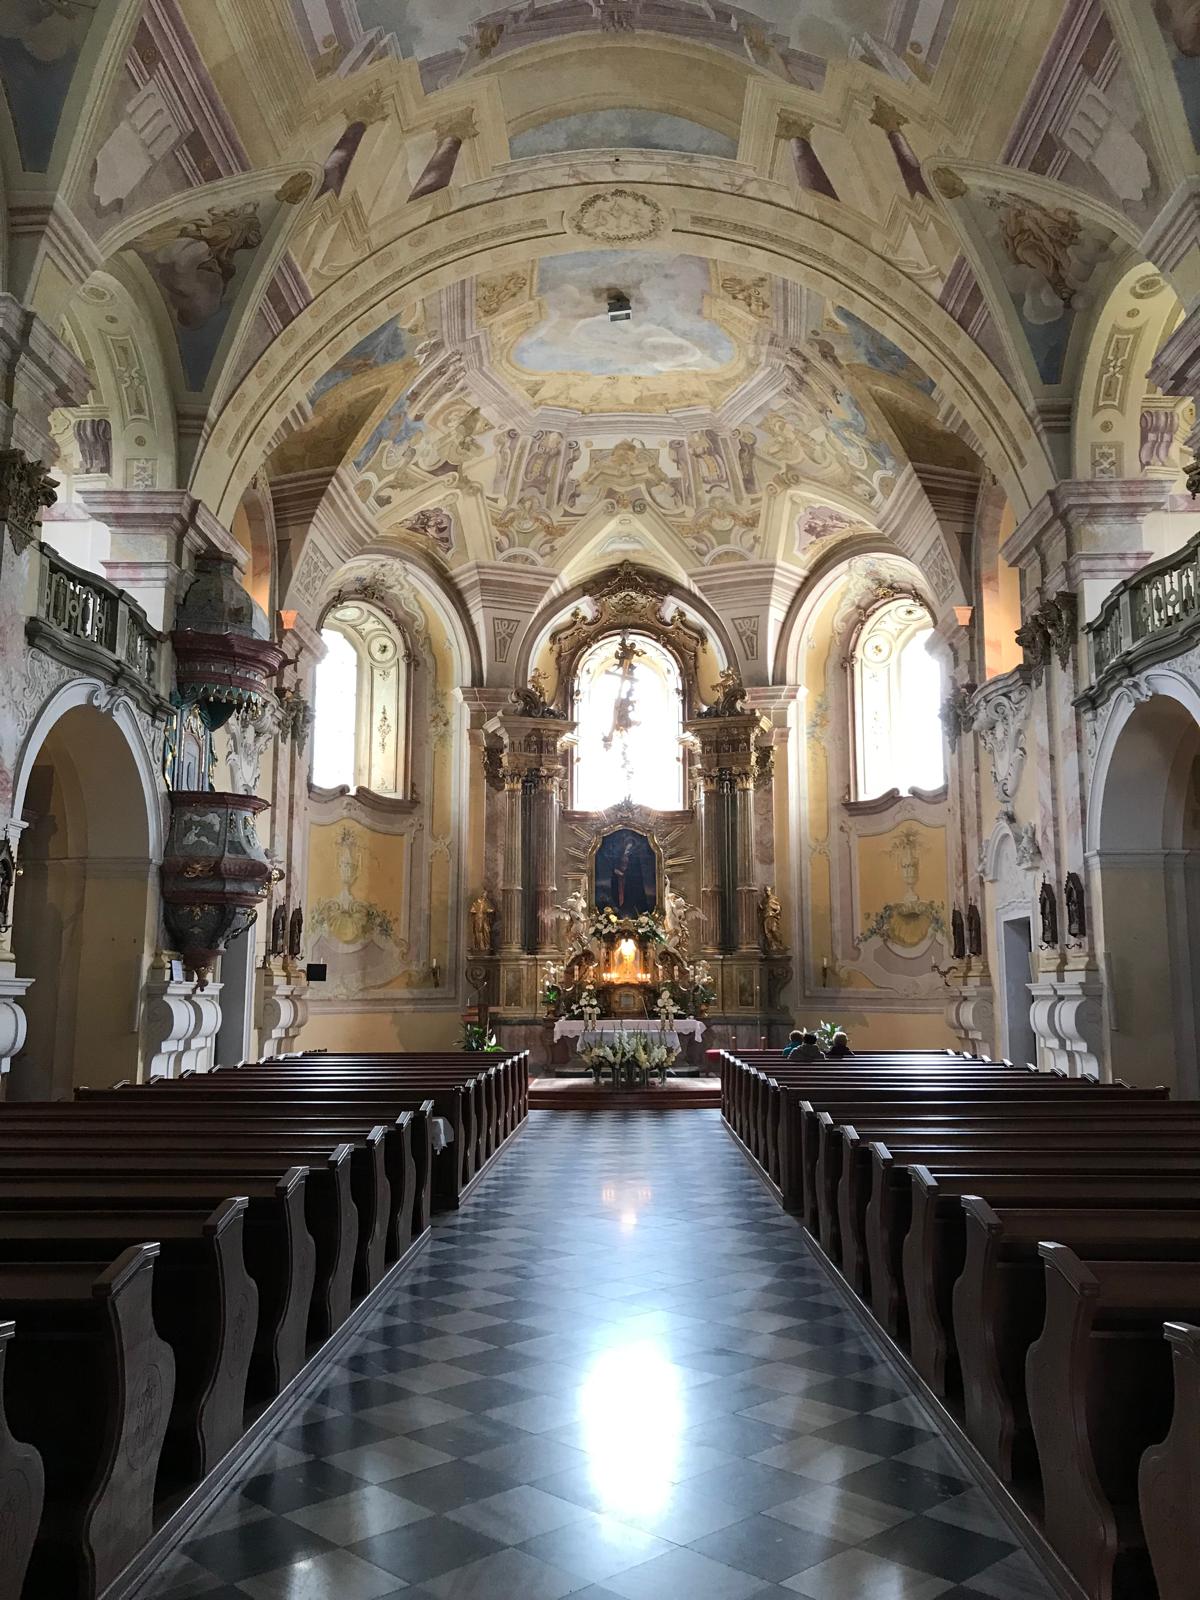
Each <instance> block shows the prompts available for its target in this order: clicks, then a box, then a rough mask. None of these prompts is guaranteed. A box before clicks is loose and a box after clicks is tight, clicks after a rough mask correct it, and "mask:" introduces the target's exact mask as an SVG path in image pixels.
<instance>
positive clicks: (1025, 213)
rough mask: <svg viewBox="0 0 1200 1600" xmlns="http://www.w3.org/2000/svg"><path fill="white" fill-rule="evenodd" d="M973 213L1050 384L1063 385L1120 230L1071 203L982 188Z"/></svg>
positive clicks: (1040, 372)
mask: <svg viewBox="0 0 1200 1600" xmlns="http://www.w3.org/2000/svg"><path fill="white" fill-rule="evenodd" d="M968 206H969V210H970V214H971V216H972V218H973V220H974V222H975V224H976V226H977V228H978V229H979V232H980V233H981V234H982V236H983V238H984V239H985V241H986V243H987V245H988V246H989V247H990V250H991V254H992V259H993V262H994V263H995V266H996V268H997V271H998V273H999V276H1000V278H1001V280H1002V281H1003V283H1004V286H1005V288H1006V289H1007V291H1008V293H1009V295H1010V296H1011V299H1012V303H1013V306H1014V308H1015V309H1016V312H1017V316H1018V318H1019V319H1020V323H1021V326H1022V328H1023V330H1024V333H1025V337H1026V340H1027V341H1028V344H1029V349H1030V353H1031V355H1032V356H1033V360H1034V364H1035V366H1036V367H1037V371H1038V375H1039V376H1040V377H1041V379H1042V382H1043V383H1060V382H1062V379H1063V369H1064V365H1065V361H1066V354H1067V345H1068V343H1069V340H1070V337H1071V329H1072V327H1073V325H1074V321H1075V318H1076V316H1077V315H1078V313H1079V312H1080V311H1082V310H1084V309H1085V308H1086V307H1087V306H1089V305H1090V304H1091V303H1092V301H1093V299H1094V297H1095V294H1096V291H1097V290H1098V289H1103V286H1104V285H1103V279H1104V278H1105V277H1106V276H1107V273H1106V272H1105V270H1104V269H1105V268H1107V267H1110V266H1111V265H1112V264H1113V263H1114V262H1115V260H1116V257H1117V254H1118V247H1117V241H1116V238H1115V235H1114V234H1113V233H1112V232H1111V231H1110V230H1109V229H1107V228H1103V227H1100V226H1099V225H1097V224H1094V223H1091V222H1085V221H1084V220H1083V219H1082V218H1081V217H1080V216H1079V215H1078V214H1077V213H1076V212H1075V211H1072V210H1071V209H1070V208H1069V207H1067V206H1053V207H1050V206H1043V205H1040V204H1039V203H1038V202H1037V201H1035V200H1031V199H1029V198H1027V197H1026V196H1023V195H1017V194H1005V193H990V194H975V195H972V196H971V199H970V200H969V202H968Z"/></svg>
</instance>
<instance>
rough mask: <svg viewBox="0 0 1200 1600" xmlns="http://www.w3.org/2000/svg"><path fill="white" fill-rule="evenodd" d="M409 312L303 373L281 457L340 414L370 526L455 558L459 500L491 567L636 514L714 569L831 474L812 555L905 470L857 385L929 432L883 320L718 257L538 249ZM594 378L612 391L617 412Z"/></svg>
mask: <svg viewBox="0 0 1200 1600" xmlns="http://www.w3.org/2000/svg"><path fill="white" fill-rule="evenodd" d="M613 285H619V286H620V287H622V288H624V289H625V290H626V291H627V292H628V293H629V294H630V296H631V299H632V301H633V304H634V317H633V320H632V322H630V323H626V324H616V325H614V324H610V323H609V322H608V321H607V317H606V316H605V315H604V312H603V296H604V294H605V292H606V291H607V289H608V288H609V287H610V286H613ZM535 290H536V291H537V292H535ZM598 304H599V306H600V308H601V309H599V310H598V309H597V306H598ZM472 309H473V310H474V313H475V323H474V330H473V331H469V330H470V327H471V324H470V322H469V314H470V312H471V311H472ZM408 320H409V323H410V324H411V326H410V327H409V328H407V329H404V328H401V327H399V325H398V324H396V323H395V322H392V323H389V324H385V325H384V326H383V327H381V328H380V329H379V330H377V331H376V332H374V333H371V334H369V335H367V336H366V337H364V338H363V339H362V340H360V342H359V343H358V345H356V346H355V347H354V348H353V349H352V350H351V351H350V352H349V354H348V355H346V356H344V357H343V358H342V359H341V360H340V361H339V362H338V363H336V365H335V366H334V367H332V368H331V369H330V370H329V372H327V373H326V374H325V375H324V376H322V377H321V378H320V379H319V380H318V381H317V382H316V383H315V384H314V385H313V387H312V389H311V390H310V395H309V399H310V405H311V420H310V421H309V422H308V423H307V424H306V427H305V429H303V430H302V431H300V432H299V433H297V434H293V435H291V436H290V437H289V438H288V439H286V440H285V441H284V442H283V443H282V444H281V445H280V447H279V450H278V452H277V455H276V464H278V463H279V462H281V461H284V460H295V459H299V458H300V456H301V455H302V450H301V448H300V441H301V440H302V439H303V438H304V437H305V436H306V433H308V434H311V435H312V437H313V441H314V444H315V445H316V446H317V448H319V449H320V450H321V451H322V452H323V453H324V452H327V450H328V445H329V442H330V437H331V430H332V429H335V428H336V427H337V426H338V424H339V421H340V423H341V425H342V427H343V430H344V431H343V436H342V439H341V444H340V447H339V448H340V453H341V458H342V462H341V468H340V470H341V471H342V473H343V475H344V476H345V477H346V479H347V482H348V483H349V484H350V485H351V492H352V493H353V495H354V496H355V497H356V498H357V500H358V501H359V502H360V503H361V504H362V505H363V507H364V508H365V509H366V511H367V512H368V513H369V514H370V515H371V517H372V519H373V520H375V521H377V523H378V524H379V525H380V526H381V527H382V528H385V529H393V530H398V531H405V532H408V533H410V534H412V535H413V536H414V537H419V538H421V539H423V540H424V541H425V542H426V544H427V546H430V547H432V548H434V549H435V550H436V551H437V553H438V554H439V555H440V556H442V557H443V558H445V559H447V560H449V561H451V563H453V561H454V560H455V559H457V558H459V557H461V554H462V547H461V541H460V539H459V530H458V524H457V518H458V517H459V516H460V515H461V508H462V505H463V503H464V498H465V500H466V501H468V502H473V503H474V504H475V505H476V506H477V507H479V508H480V510H481V511H482V514H483V516H484V518H485V521H486V526H487V528H488V534H489V538H490V540H491V544H492V553H493V555H494V556H495V557H496V558H498V559H499V560H501V561H506V562H517V563H524V564H534V565H541V564H544V563H547V562H550V561H552V560H553V559H554V558H555V554H556V550H557V548H558V547H559V545H560V544H561V543H562V541H563V540H564V539H566V538H568V537H569V536H570V535H571V533H572V531H573V530H574V529H576V528H578V527H582V526H587V527H591V526H593V525H594V523H595V519H596V518H597V516H601V517H606V516H609V515H611V514H621V513H629V512H632V513H634V514H637V515H639V516H649V517H652V518H654V519H657V520H658V521H659V522H660V523H661V525H663V526H664V527H666V528H669V529H670V530H672V531H673V532H674V533H675V534H676V535H677V536H678V537H679V538H680V540H681V541H682V542H683V544H684V545H686V546H687V547H688V548H689V549H690V550H691V552H692V553H693V555H694V557H695V558H696V559H698V560H700V561H703V562H709V563H711V562H721V561H730V560H742V559H746V558H755V557H759V556H761V555H762V553H763V550H764V548H765V540H766V539H767V537H768V531H767V528H768V523H773V522H777V520H778V517H779V515H780V508H781V507H783V506H785V505H786V504H787V503H788V500H789V498H790V497H791V496H792V495H793V494H795V495H796V496H798V497H799V496H803V495H804V494H805V493H806V492H807V493H809V494H810V495H811V492H812V491H813V489H814V487H816V488H824V490H825V491H826V492H828V493H832V494H834V495H836V496H839V497H841V499H842V500H843V501H844V503H845V504H844V507H843V508H840V509H839V508H838V507H836V506H833V505H830V504H824V505H822V506H819V507H818V508H817V509H816V510H813V509H811V508H810V510H809V511H808V512H807V513H805V516H804V518H803V519H802V521H800V522H797V523H796V525H795V531H794V533H793V534H792V535H791V537H790V538H787V539H784V541H783V544H784V554H785V555H786V557H787V559H790V560H795V561H796V562H797V563H799V564H801V565H806V564H809V563H811V561H812V560H813V559H815V558H816V557H817V555H818V554H821V555H823V554H824V552H825V548H826V546H827V544H829V543H836V542H838V541H839V540H842V539H845V538H847V537H851V536H856V535H861V534H862V532H863V529H864V526H865V525H866V524H867V523H869V521H870V519H871V516H872V514H873V513H876V512H877V511H878V509H879V508H880V507H881V506H882V505H883V504H884V502H885V501H886V499H887V496H888V494H889V493H890V492H891V489H892V488H893V487H894V485H895V483H896V481H897V478H898V476H899V473H900V471H901V470H902V465H903V451H902V447H901V445H900V443H899V437H898V435H897V434H896V433H895V431H894V430H893V429H892V427H891V424H890V422H889V420H888V414H887V412H886V410H884V409H881V406H880V405H879V404H878V403H877V401H876V398H875V396H874V394H873V392H872V383H873V382H877V381H878V382H886V383H887V384H888V385H889V386H890V391H889V392H891V391H894V392H896V393H900V394H902V395H906V396H909V397H910V400H911V405H912V407H913V408H914V409H915V412H916V414H917V416H918V417H919V418H921V419H924V421H925V425H926V426H927V427H928V428H929V429H930V430H935V428H936V405H935V401H934V399H933V398H932V391H933V384H932V381H931V380H930V379H929V377H928V376H927V374H925V373H924V372H923V371H922V370H921V369H920V368H919V367H917V366H916V365H915V363H913V362H912V361H911V360H909V359H908V358H907V357H905V356H904V355H903V353H902V352H901V351H899V350H898V348H897V347H896V346H895V345H894V344H892V342H891V341H890V340H888V339H886V338H884V337H883V336H882V335H881V334H879V333H878V331H877V330H875V329H873V328H871V327H870V326H869V325H868V324H866V323H864V322H862V321H861V320H860V319H857V318H854V317H852V316H851V315H850V314H849V313H848V312H846V311H845V309H844V308H830V307H826V306H824V305H823V304H822V302H821V301H820V300H819V298H816V297H808V299H807V300H806V301H805V302H804V305H803V307H802V308H801V307H798V306H797V305H796V304H795V302H794V300H792V299H790V298H789V297H788V296H787V295H786V294H785V293H784V291H783V289H782V287H781V286H780V285H779V284H777V283H776V282H774V281H773V280H772V279H770V278H768V277H758V278H755V277H748V276H746V275H744V274H743V273H740V272H738V271H737V270H735V269H734V268H732V267H730V266H728V265H726V264H723V263H720V262H708V261H704V260H701V259H699V258H695V257H689V256H677V257H671V256H665V255H657V256H655V255H652V254H650V253H649V252H636V251H591V252H586V253H579V254H576V255H567V256H558V257H551V258H548V259H546V260H544V261H543V262H541V263H540V264H537V265H536V266H534V267H532V268H518V269H514V270H513V271H512V272H511V273H504V274H497V275H494V276H493V277H490V278H486V279H483V280H479V281H477V282H474V283H471V284H467V285H461V286H459V287H458V288H457V289H455V290H448V291H444V292H443V293H442V294H441V295H439V296H434V297H432V298H431V299H429V300H427V301H425V302H424V303H423V305H422V306H421V307H420V308H419V310H418V311H416V312H414V314H413V316H412V317H410V318H409V319H408ZM384 362H388V363H390V365H387V366H384V365H382V363H384ZM535 362H538V363H540V364H541V367H542V378H540V379H539V380H538V381H537V382H531V377H532V376H533V375H532V374H531V372H530V367H531V366H532V365H533V363H535ZM384 378H386V382H387V384H388V391H387V392H388V394H389V395H390V398H387V399H384V398H383V391H382V390H381V389H380V387H379V385H380V382H381V379H384ZM593 383H596V384H602V385H611V386H612V388H611V390H609V391H608V394H609V398H610V399H612V401H613V403H612V404H609V405H607V406H606V405H604V404H602V401H603V399H604V391H601V390H598V389H594V388H590V387H589V385H591V384H593ZM676 385H682V386H683V387H682V388H680V387H673V386H676ZM547 389H548V393H547V392H546V391H547ZM655 393H660V402H659V404H658V405H657V407H655V406H653V405H651V404H650V403H649V400H648V396H649V397H653V396H654V394H655ZM364 395H365V396H368V397H369V398H370V401H371V403H370V406H369V408H367V409H366V410H364V408H363V406H362V404H361V400H362V397H363V396H364ZM624 398H628V401H629V404H625V403H624ZM676 402H680V403H676ZM951 443H957V441H953V440H951ZM960 448H962V447H961V446H960ZM854 508H857V509H854ZM431 518H432V519H433V520H431ZM781 537H782V536H781ZM818 545H820V546H821V550H820V551H818V549H817V546H818Z"/></svg>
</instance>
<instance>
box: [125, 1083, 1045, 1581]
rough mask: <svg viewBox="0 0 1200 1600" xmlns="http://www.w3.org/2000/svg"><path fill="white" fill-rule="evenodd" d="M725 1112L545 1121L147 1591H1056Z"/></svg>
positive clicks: (440, 1237)
mask: <svg viewBox="0 0 1200 1600" xmlns="http://www.w3.org/2000/svg"><path fill="white" fill-rule="evenodd" d="M1050 1593H1051V1591H1050V1589H1049V1587H1048V1585H1046V1584H1045V1583H1044V1582H1043V1581H1042V1579H1041V1578H1040V1576H1039V1575H1038V1574H1037V1572H1036V1571H1035V1569H1034V1567H1033V1566H1032V1564H1031V1563H1030V1562H1029V1561H1028V1559H1027V1558H1026V1556H1025V1555H1024V1554H1023V1553H1022V1552H1020V1551H1018V1550H1017V1548H1016V1546H1015V1544H1014V1542H1013V1540H1012V1539H1011V1538H1010V1536H1009V1535H1008V1533H1007V1531H1006V1530H1005V1529H1004V1527H1003V1525H1002V1524H1000V1523H999V1522H997V1521H996V1519H995V1517H994V1516H993V1515H992V1514H991V1512H990V1511H989V1509H988V1507H987V1505H986V1504H985V1502H984V1499H983V1496H982V1494H981V1493H980V1491H979V1490H978V1489H976V1488H975V1487H973V1485H972V1484H971V1483H970V1482H968V1481H967V1480H966V1478H965V1475H964V1469H962V1468H960V1467H959V1466H958V1465H956V1463H955V1460H954V1459H953V1458H952V1456H951V1455H950V1453H949V1452H948V1451H947V1450H946V1448H945V1446H944V1445H943V1444H942V1443H941V1441H940V1440H939V1438H938V1436H937V1435H936V1434H935V1433H933V1432H932V1431H931V1430H930V1428H929V1425H928V1423H927V1422H926V1421H924V1420H923V1416H922V1413H921V1412H920V1411H919V1409H918V1408H917V1407H916V1405H915V1404H914V1403H913V1402H912V1400H911V1399H910V1398H909V1397H908V1395H907V1394H906V1392H905V1390H904V1389H903V1387H902V1385H901V1384H900V1383H899V1381H898V1380H897V1379H896V1377H895V1376H894V1375H893V1374H892V1373H891V1371H890V1370H889V1369H888V1368H887V1367H885V1366H880V1365H879V1364H878V1363H877V1361H876V1360H875V1358H874V1355H873V1352H872V1349H871V1346H870V1345H869V1344H868V1343H867V1341H866V1340H865V1339H864V1337H863V1336H862V1333H861V1332H860V1329H859V1325H858V1323H857V1321H856V1318H855V1316H854V1315H853V1314H852V1313H851V1312H849V1311H848V1310H846V1309H845V1308H844V1307H843V1306H842V1305H841V1303H840V1302H839V1300H838V1297H837V1295H836V1294H835V1293H834V1292H832V1291H831V1290H830V1289H829V1287H828V1286H827V1283H826V1280H824V1278H823V1276H822V1273H821V1271H820V1269H819V1268H818V1267H817V1266H816V1265H815V1264H814V1263H813V1262H812V1260H811V1258H810V1257H809V1255H808V1253H807V1251H806V1248H805V1245H804V1242H803V1238H802V1235H801V1232H800V1230H799V1228H798V1227H797V1226H796V1224H795V1223H794V1222H793V1221H792V1220H791V1219H790V1218H787V1217H785V1216H783V1215H782V1214H781V1213H780V1212H779V1210H778V1208H777V1207H776V1206H775V1204H774V1202H773V1201H772V1200H771V1199H770V1198H769V1197H768V1196H767V1195H766V1194H765V1193H764V1191H763V1190H762V1188H761V1187H760V1186H759V1184H758V1182H757V1181H756V1180H755V1178H754V1177H753V1175H752V1174H751V1173H750V1171H749V1170H748V1168H747V1167H746V1166H745V1164H744V1163H743V1161H742V1159H741V1157H740V1156H739V1155H738V1153H737V1151H736V1150H735V1148H734V1146H733V1144H732V1142H731V1141H730V1139H729V1137H728V1135H727V1134H726V1133H725V1131H724V1129H723V1128H722V1127H721V1122H720V1115H719V1113H717V1112H714V1111H695V1112H692V1113H690V1114H688V1115H685V1116H678V1117H671V1118H669V1119H663V1118H661V1117H658V1116H656V1115H655V1114H654V1113H653V1112H640V1111H633V1112H630V1113H628V1114H627V1115H614V1116H610V1117H604V1118H595V1117H585V1116H573V1115H571V1114H561V1113H556V1112H534V1113H533V1114H532V1115H531V1118H530V1126H529V1127H528V1129H527V1130H526V1132H525V1133H524V1134H523V1136H522V1137H521V1138H520V1139H519V1140H518V1141H517V1143H516V1145H515V1146H514V1147H513V1149H512V1150H511V1151H510V1152H509V1153H508V1154H507V1155H506V1156H505V1157H504V1158H503V1160H502V1162H501V1163H500V1164H499V1166H498V1167H497V1169H496V1171H495V1172H494V1174H493V1175H492V1176H491V1177H490V1178H489V1179H488V1180H487V1182H486V1185H485V1186H484V1187H483V1188H482V1189H481V1190H480V1191H479V1192H478V1193H477V1195H476V1196H475V1198H474V1199H473V1200H472V1202H471V1203H470V1204H469V1206H468V1207H467V1209H465V1210H464V1211H463V1212H461V1213H459V1214H458V1215H455V1216H450V1217H446V1218H444V1219H442V1220H440V1221H439V1222H438V1224H437V1226H436V1229H435V1235H434V1239H433V1242H432V1244H431V1246H430V1249H429V1251H428V1253H427V1255H426V1256H425V1257H424V1259H423V1260H422V1261H421V1262H420V1264H419V1265H418V1267H417V1268H416V1270H415V1271H413V1272H412V1273H410V1274H409V1275H408V1276H407V1277H406V1279H405V1280H404V1282H403V1283H402V1285H401V1287H400V1288H399V1289H398V1290H397V1292H396V1294H395V1296H394V1299H393V1301H392V1303H391V1304H389V1305H388V1307H387V1308H386V1310H385V1311H383V1312H381V1313H380V1314H378V1315H377V1316H376V1317H375V1318H374V1320H373V1321H372V1323H371V1324H370V1326H369V1327H368V1328H367V1329H366V1330H365V1332H364V1333H363V1335H362V1337H361V1338H359V1339H358V1341H357V1343H356V1344H355V1345H354V1346H353V1347H352V1348H351V1349H349V1350H348V1351H347V1353H346V1356H345V1359H344V1360H343V1361H342V1363H341V1365H340V1368H339V1369H338V1371H337V1372H336V1373H335V1374H334V1375H333V1377H332V1378H331V1379H330V1381H329V1382H328V1383H327V1384H326V1386H325V1387H324V1388H323V1389H322V1390H321V1391H320V1392H319V1393H317V1394H316V1395H314V1396H313V1398H312V1400H311V1401H310V1402H309V1403H308V1404H307V1405H306V1406H305V1408H304V1409H303V1411H302V1412H301V1413H300V1414H299V1415H296V1416H294V1417H293V1418H292V1419H291V1420H290V1422H289V1424H288V1425H287V1427H286V1428H285V1429H284V1430H283V1432H282V1433H281V1434H280V1436H279V1437H278V1438H277V1439H275V1440H274V1441H272V1443H271V1444H270V1445H269V1446H268V1447H267V1448H266V1451H265V1452H264V1453H263V1454H261V1455H260V1456H259V1457H258V1458H257V1460H256V1461H255V1462H254V1464H253V1466H252V1468H251V1471H250V1474H249V1475H248V1476H247V1477H246V1478H245V1479H244V1480H243V1481H241V1482H240V1483H238V1484H237V1485H235V1487H234V1488H233V1489H232V1490H231V1491H229V1492H228V1493H227V1495H226V1496H225V1498H224V1499H223V1500H222V1501H221V1502H220V1503H219V1504H218V1505H217V1506H216V1508H215V1509H214V1511H213V1512H212V1513H211V1514H210V1515H209V1517H208V1518H207V1519H206V1520H205V1521H203V1522H202V1523H201V1524H200V1526H199V1527H198V1528H197V1529H196V1530H195V1532H194V1534H193V1536H192V1537H191V1538H190V1540H189V1541H188V1543H187V1545H186V1546H185V1549H184V1551H183V1552H182V1553H180V1554H179V1555H177V1556H176V1557H175V1558H174V1559H173V1560H172V1561H171V1562H170V1563H169V1564H168V1566H167V1567H165V1568H164V1569H163V1570H162V1571H161V1572H160V1573H159V1574H158V1577H157V1579H156V1580H155V1582H153V1583H152V1584H151V1585H150V1586H149V1587H148V1588H147V1589H146V1591H145V1597H146V1600H151V1597H153V1600H167V1597H171V1600H182V1597H184V1596H198V1595H204V1596H208V1597H210V1600H234V1597H235V1596H236V1597H239V1600H242V1597H245V1596H251V1597H254V1600H325V1597H331V1600H384V1597H389V1596H401V1595H402V1596H404V1597H405V1600H423V1597H424V1600H429V1597H432V1596H436V1597H438V1600H557V1597H558V1596H561V1595H567V1594H570V1595H574V1596H577V1597H578V1600H750V1597H755V1600H769V1597H771V1596H779V1597H783V1596H796V1595H801V1596H809V1597H810V1600H934V1597H935V1596H942V1597H945V1600H954V1597H964V1600H965V1597H967V1596H972V1597H976V1600H978V1597H981V1596H991V1597H993V1600H1049V1596H1050Z"/></svg>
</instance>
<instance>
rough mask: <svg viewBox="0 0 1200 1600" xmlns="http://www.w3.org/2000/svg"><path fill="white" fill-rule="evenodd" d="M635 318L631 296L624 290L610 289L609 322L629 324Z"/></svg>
mask: <svg viewBox="0 0 1200 1600" xmlns="http://www.w3.org/2000/svg"><path fill="white" fill-rule="evenodd" d="M632 317H633V306H632V305H631V304H630V301H629V296H628V295H627V294H626V293H625V291H624V290H623V289H610V290H609V291H608V320H609V321H610V322H629V321H630V320H631V319H632Z"/></svg>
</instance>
